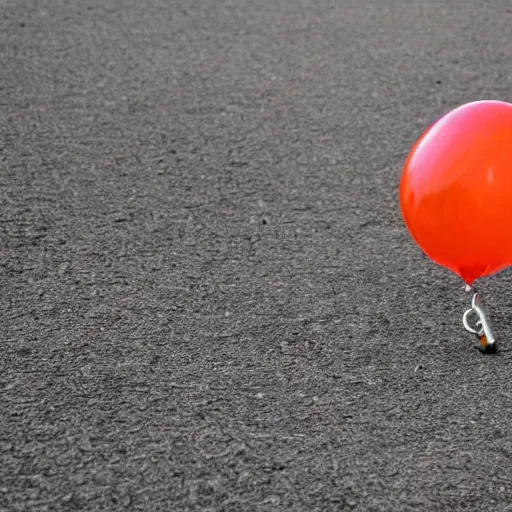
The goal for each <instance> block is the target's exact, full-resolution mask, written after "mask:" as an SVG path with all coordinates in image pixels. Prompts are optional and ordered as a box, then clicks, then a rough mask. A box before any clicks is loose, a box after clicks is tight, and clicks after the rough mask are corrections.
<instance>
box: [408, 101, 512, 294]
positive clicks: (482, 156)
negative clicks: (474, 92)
mask: <svg viewBox="0 0 512 512" xmlns="http://www.w3.org/2000/svg"><path fill="white" fill-rule="evenodd" d="M400 204H401V208H402V214H403V216H404V220H405V223H406V225H407V227H408V229H409V231H410V232H411V235H412V237H413V238H414V240H415V241H416V242H417V243H418V245H419V246H420V247H421V248H422V250H423V251H424V252H425V253H426V254H427V255H428V256H429V257H430V258H431V259H433V260H434V261H435V262H437V263H439V264H440V265H443V266H445V267H447V268H449V269H451V270H452V271H453V272H455V273H456V274H458V275H459V276H461V277H462V279H463V280H464V281H465V282H466V283H467V284H469V285H471V284H473V282H474V281H475V280H476V279H478V278H480V277H484V276H488V275H491V274H494V273H496V272H498V271H500V270H503V269H504V268H506V267H508V266H510V265H512V104H510V103H505V102H501V101H476V102H473V103H468V104H466V105H462V106H460V107H458V108H456V109H454V110H452V111H451V112H449V113H448V114H446V115H444V116H443V117H441V119H439V120H438V121H437V122H435V123H434V124H433V125H432V126H430V128H428V129H427V130H426V131H425V132H424V133H423V135H422V136H421V137H420V138H419V140H418V141H417V142H416V144H415V145H414V146H413V148H412V150H411V153H410V154H409V156H408V158H407V161H406V163H405V167H404V170H403V174H402V179H401V182H400Z"/></svg>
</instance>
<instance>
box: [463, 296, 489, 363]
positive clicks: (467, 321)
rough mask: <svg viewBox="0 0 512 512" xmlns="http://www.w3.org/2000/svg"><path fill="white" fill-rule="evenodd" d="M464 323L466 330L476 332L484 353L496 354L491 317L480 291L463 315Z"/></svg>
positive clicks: (480, 347) (481, 350) (480, 348)
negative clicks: (490, 323)
mask: <svg viewBox="0 0 512 512" xmlns="http://www.w3.org/2000/svg"><path fill="white" fill-rule="evenodd" d="M462 323H463V324H464V327H465V329H466V331H468V332H470V333H472V334H476V336H477V337H478V339H479V340H480V346H479V347H478V349H479V350H480V352H482V353H483V354H495V353H496V352H497V345H496V339H495V337H494V334H493V333H492V330H491V327H490V325H489V317H488V314H487V311H486V309H485V306H484V300H483V298H482V296H481V295H480V294H478V293H475V294H474V295H473V299H472V300H471V309H468V310H467V311H466V312H465V313H464V316H463V317H462Z"/></svg>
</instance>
